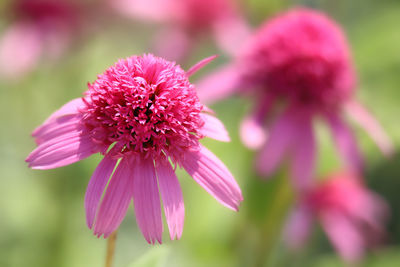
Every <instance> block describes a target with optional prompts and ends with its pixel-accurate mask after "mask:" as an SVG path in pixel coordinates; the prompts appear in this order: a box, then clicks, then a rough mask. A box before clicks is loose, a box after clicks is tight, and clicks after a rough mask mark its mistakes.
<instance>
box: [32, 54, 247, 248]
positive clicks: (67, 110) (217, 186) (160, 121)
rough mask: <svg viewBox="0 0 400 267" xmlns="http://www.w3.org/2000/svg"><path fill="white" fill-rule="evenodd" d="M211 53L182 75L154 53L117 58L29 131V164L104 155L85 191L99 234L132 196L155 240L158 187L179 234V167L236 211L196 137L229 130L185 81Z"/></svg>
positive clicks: (112, 225)
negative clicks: (33, 146)
mask: <svg viewBox="0 0 400 267" xmlns="http://www.w3.org/2000/svg"><path fill="white" fill-rule="evenodd" d="M213 58H214V57H210V58H208V59H205V60H203V61H201V62H199V63H198V64H197V65H195V66H194V67H192V68H191V69H190V70H189V71H187V72H186V73H185V72H184V71H183V70H182V69H181V68H180V67H179V66H177V65H175V63H172V62H169V61H166V60H164V59H161V58H157V57H154V56H153V55H144V56H142V57H139V56H132V57H129V58H127V59H124V60H120V61H118V62H117V63H116V64H115V65H114V66H112V67H110V68H109V69H107V70H106V71H105V72H104V73H103V74H102V75H99V76H98V79H97V80H96V81H95V82H94V83H92V84H89V90H88V91H86V93H85V97H83V98H77V99H74V100H72V101H70V102H68V103H67V104H65V105H64V106H63V107H61V108H60V109H59V110H58V111H56V112H55V113H53V114H52V115H51V116H50V117H49V118H48V119H47V120H46V121H45V122H44V123H43V124H42V125H41V126H40V127H39V128H37V129H36V130H35V131H34V132H33V136H34V137H35V140H36V143H37V145H38V147H37V148H36V149H35V150H34V151H33V152H32V153H31V154H30V155H29V156H28V158H27V159H26V161H27V162H28V163H29V166H30V167H31V168H33V169H52V168H57V167H61V166H65V165H68V164H72V163H74V162H77V161H79V160H82V159H84V158H87V157H89V156H90V155H92V154H94V153H98V152H100V153H102V154H103V155H104V158H103V160H102V161H101V162H100V164H99V165H98V167H97V169H96V170H95V172H94V174H93V176H92V178H91V180H90V182H89V185H88V188H87V191H86V196H85V209H86V218H87V224H88V226H89V228H91V229H92V228H93V230H94V233H95V235H97V236H98V237H100V236H101V235H104V237H108V236H109V235H110V234H111V233H112V232H113V231H115V230H116V229H117V228H118V226H119V225H120V223H121V221H122V219H123V218H124V216H125V214H126V212H127V209H128V206H129V204H130V202H131V201H132V199H134V207H135V214H136V220H137V223H138V225H139V228H140V229H141V231H142V233H143V235H144V237H145V238H146V240H147V241H148V242H149V243H153V244H154V243H155V242H156V241H158V242H159V243H161V237H162V231H163V224H162V217H161V208H160V196H159V191H158V190H160V193H161V199H162V201H163V204H164V211H165V215H166V218H167V223H168V228H169V232H170V236H171V239H174V238H175V237H176V238H177V239H179V238H180V237H181V234H182V229H183V220H184V205H183V197H182V192H181V188H180V186H179V182H178V180H177V177H176V175H175V171H174V170H175V168H176V166H177V165H179V166H181V167H183V168H184V169H185V170H186V171H187V172H188V173H189V174H190V175H191V176H192V177H193V179H194V180H195V181H196V182H197V183H198V184H200V186H202V187H203V188H204V189H205V190H206V191H207V192H208V193H210V194H211V195H212V196H213V197H214V198H216V199H217V200H218V201H219V202H220V203H222V204H223V205H224V206H226V207H228V208H230V209H233V210H237V209H238V205H239V203H240V202H241V201H242V194H241V191H240V188H239V186H238V184H237V183H236V181H235V180H234V178H233V176H232V174H231V173H230V172H229V170H228V169H227V168H226V167H225V165H224V164H223V163H222V162H221V161H220V160H219V159H218V158H217V157H216V156H215V155H214V154H212V153H211V152H210V151H209V150H207V149H206V148H205V147H203V146H202V145H201V144H200V143H199V139H201V138H203V137H206V136H207V137H211V138H214V139H217V140H220V141H229V136H228V133H227V132H226V130H225V128H224V126H223V124H222V123H221V122H220V121H219V120H218V119H217V118H215V117H214V116H212V115H210V114H207V113H204V112H203V111H204V110H205V107H204V106H203V105H202V104H201V103H200V102H199V99H198V97H197V94H196V90H195V87H194V85H192V84H191V83H190V82H189V80H188V77H189V76H190V75H191V74H193V73H194V72H195V71H197V70H198V69H199V68H200V67H202V66H204V65H205V64H207V63H208V62H209V61H210V60H212V59H213ZM206 110H207V109H206ZM171 163H172V164H173V165H174V167H172V166H171ZM107 184H108V186H107ZM157 184H158V185H157ZM158 187H159V188H158ZM103 193H104V196H103V197H102V195H103Z"/></svg>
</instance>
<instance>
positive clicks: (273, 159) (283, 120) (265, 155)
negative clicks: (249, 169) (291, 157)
mask: <svg viewBox="0 0 400 267" xmlns="http://www.w3.org/2000/svg"><path fill="white" fill-rule="evenodd" d="M293 124H294V121H293V119H292V117H291V112H290V111H286V112H285V113H284V114H283V115H281V117H280V118H278V119H277V121H276V122H275V123H274V124H273V125H272V127H271V131H270V134H269V137H268V140H267V143H266V145H265V147H264V148H263V149H262V151H261V153H260V155H259V156H258V159H257V170H258V171H259V172H261V173H262V174H265V175H267V176H268V175H270V174H272V173H273V172H274V171H275V170H276V168H277V167H278V165H279V164H280V163H281V161H282V160H283V158H284V156H285V155H286V153H287V151H288V149H289V148H290V147H291V146H292V144H293V140H294V138H295V137H296V129H294V125H293Z"/></svg>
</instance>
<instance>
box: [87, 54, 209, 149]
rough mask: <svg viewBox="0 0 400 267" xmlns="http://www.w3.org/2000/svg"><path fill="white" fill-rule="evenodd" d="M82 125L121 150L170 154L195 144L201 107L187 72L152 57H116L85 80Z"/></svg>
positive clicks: (99, 140) (201, 123) (102, 140)
mask: <svg viewBox="0 0 400 267" xmlns="http://www.w3.org/2000/svg"><path fill="white" fill-rule="evenodd" d="M85 99H87V101H86V106H87V108H86V109H85V110H83V111H82V112H83V116H84V120H83V121H84V126H85V129H87V130H89V132H90V135H91V137H92V139H93V140H94V141H95V142H97V143H99V144H104V145H106V146H109V145H111V144H113V143H116V145H118V146H119V147H121V152H123V153H127V152H131V153H141V154H144V155H145V156H152V157H156V156H160V155H166V156H174V154H175V153H179V152H180V151H183V150H184V149H186V148H188V147H190V146H192V145H194V144H195V143H196V142H197V141H198V139H199V138H200V137H201V136H200V135H199V134H198V129H199V128H200V127H202V126H203V124H204V122H203V121H202V119H201V118H200V111H201V110H202V108H203V107H202V105H201V104H200V103H199V100H198V97H197V95H196V92H195V88H194V86H193V85H192V84H190V83H189V81H188V78H187V76H186V74H185V72H184V71H183V70H182V69H181V68H180V67H179V66H176V65H174V64H173V63H170V62H167V61H165V60H163V59H160V58H156V57H153V56H150V55H147V56H143V57H131V58H128V59H125V60H120V61H119V62H118V63H117V64H116V65H115V66H113V67H111V68H109V69H108V70H107V71H106V72H105V73H104V74H102V75H100V76H99V77H98V79H97V80H96V81H95V82H94V83H93V84H89V90H88V91H87V97H86V98H85Z"/></svg>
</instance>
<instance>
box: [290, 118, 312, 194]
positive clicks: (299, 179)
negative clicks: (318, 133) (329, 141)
mask: <svg viewBox="0 0 400 267" xmlns="http://www.w3.org/2000/svg"><path fill="white" fill-rule="evenodd" d="M295 138H296V140H295V141H294V142H293V155H292V157H293V158H292V164H291V172H292V177H293V181H294V184H295V185H296V187H297V188H298V189H299V190H306V189H309V188H310V187H311V186H312V184H313V183H312V182H313V176H314V171H315V160H316V158H315V154H316V144H315V137H314V133H313V128H312V120H311V118H310V117H309V116H306V117H304V118H299V121H298V123H297V126H296V136H295Z"/></svg>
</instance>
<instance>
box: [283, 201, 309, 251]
mask: <svg viewBox="0 0 400 267" xmlns="http://www.w3.org/2000/svg"><path fill="white" fill-rule="evenodd" d="M312 219H313V217H312V214H311V212H310V210H309V209H308V208H307V207H306V206H304V205H299V206H298V207H296V208H295V209H294V210H293V212H292V213H291V215H290V217H289V220H288V223H287V225H286V228H285V233H284V234H285V241H286V243H287V244H288V246H289V247H290V248H292V249H295V250H297V249H300V248H301V247H302V246H303V245H304V243H305V242H306V241H307V239H308V237H309V235H310V231H311V226H312Z"/></svg>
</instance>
